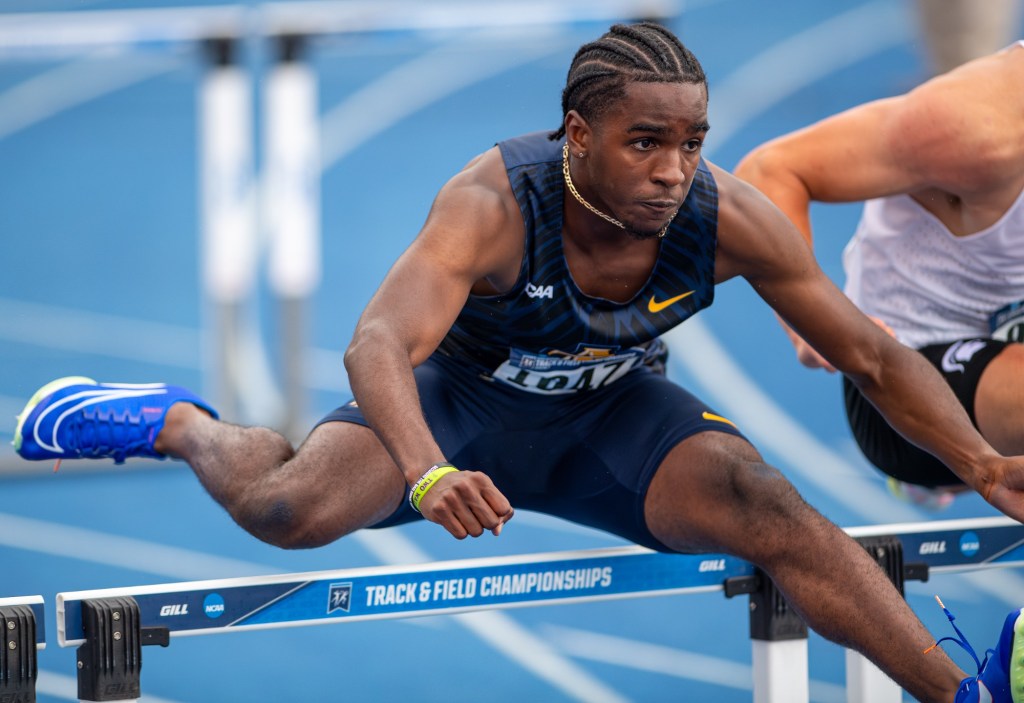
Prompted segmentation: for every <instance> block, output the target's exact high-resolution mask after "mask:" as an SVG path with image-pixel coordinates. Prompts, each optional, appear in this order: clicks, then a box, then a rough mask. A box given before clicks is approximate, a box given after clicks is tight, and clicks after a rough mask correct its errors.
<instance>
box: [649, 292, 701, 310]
mask: <svg viewBox="0 0 1024 703" xmlns="http://www.w3.org/2000/svg"><path fill="white" fill-rule="evenodd" d="M691 295H693V291H692V290H691V291H689V292H687V293H683V294H682V295H677V296H676V297H674V298H669V299H668V300H662V301H660V302H659V301H657V300H655V299H654V296H653V295H652V296H651V299H650V300H648V301H647V309H648V310H649V311H650V312H661V311H662V310H664V309H665V308H667V307H668V306H669V305H671V304H672V303H678V302H679V301H680V300H682V299H683V298H688V297H689V296H691Z"/></svg>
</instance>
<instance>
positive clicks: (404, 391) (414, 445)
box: [345, 149, 523, 539]
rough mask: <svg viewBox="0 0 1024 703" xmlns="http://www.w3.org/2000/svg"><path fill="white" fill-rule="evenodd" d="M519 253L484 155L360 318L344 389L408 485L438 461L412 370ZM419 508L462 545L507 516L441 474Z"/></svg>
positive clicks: (476, 484) (504, 194)
mask: <svg viewBox="0 0 1024 703" xmlns="http://www.w3.org/2000/svg"><path fill="white" fill-rule="evenodd" d="M522 252H523V224H522V219H521V216H520V215H519V209H518V206H517V204H516V201H515V199H514V197H513V196H512V192H511V188H510V186H509V184H508V178H507V176H506V175H505V171H504V166H503V164H502V161H501V157H500V154H499V153H498V151H497V149H491V150H490V151H488V152H487V153H485V154H484V155H483V156H481V157H478V158H477V159H475V160H474V161H473V162H471V163H470V164H469V165H468V166H467V167H466V168H465V169H464V170H463V171H462V172H461V173H459V174H458V175H456V176H455V177H454V178H453V179H452V180H451V181H449V182H448V183H447V184H446V185H445V186H444V188H442V190H441V192H440V193H439V194H438V196H437V198H436V199H435V201H434V205H433V207H432V208H431V211H430V214H429V216H428V218H427V221H426V223H425V225H424V227H423V229H422V230H421V232H420V234H419V235H418V236H417V238H416V239H415V240H414V241H413V242H412V244H411V245H410V246H409V248H408V249H407V250H406V251H405V253H403V254H402V256H401V257H400V258H399V259H398V261H397V262H396V263H395V264H394V266H393V267H392V268H391V270H390V271H389V272H388V274H387V276H386V277H385V279H384V281H383V283H382V284H381V286H380V288H379V289H378V290H377V292H376V293H375V294H374V296H373V298H372V299H371V300H370V302H369V303H368V304H367V306H366V309H365V310H364V311H363V314H362V316H361V318H360V320H359V323H358V325H357V327H356V330H355V333H354V335H353V339H352V342H351V344H350V346H349V348H348V350H347V351H346V353H345V366H346V369H347V370H348V374H349V381H350V383H351V386H352V391H353V394H354V396H355V399H356V401H357V402H358V403H359V407H360V409H361V410H362V412H363V414H364V416H365V417H366V419H367V421H368V422H369V423H370V426H371V427H372V428H373V429H374V431H375V432H376V434H377V436H378V437H379V438H380V441H381V442H382V443H383V445H384V447H385V448H386V449H387V451H388V452H389V453H390V455H391V457H392V458H393V459H394V461H395V463H396V464H397V465H398V467H399V469H400V470H401V472H402V474H403V476H404V477H405V480H406V483H407V484H409V485H410V486H411V485H413V484H414V483H415V482H416V481H417V480H418V479H419V478H420V476H421V475H422V474H423V473H424V472H425V471H426V470H427V469H428V468H429V467H430V466H431V465H433V464H435V463H437V462H439V461H444V460H445V457H444V455H443V453H442V452H441V449H440V447H439V446H438V444H437V442H436V441H435V439H434V437H433V435H432V434H431V432H430V429H429V428H428V426H427V423H426V421H425V420H424V418H423V413H422V411H421V409H420V399H419V395H418V393H417V389H416V383H415V379H414V377H413V368H414V367H415V366H417V365H418V364H420V363H422V362H423V361H424V360H425V359H426V358H427V357H428V356H430V354H431V353H432V352H433V351H434V350H435V349H436V348H437V345H438V344H439V343H440V341H441V339H442V338H443V337H444V335H445V334H446V333H447V331H448V329H449V328H450V327H451V325H452V323H453V322H454V321H455V318H456V317H457V316H458V314H459V311H460V310H461V309H462V306H463V305H464V303H465V302H466V299H467V297H468V296H469V294H470V292H471V291H474V290H475V291H477V292H483V291H488V292H498V291H500V290H506V289H508V288H509V287H511V285H512V283H513V282H514V281H515V277H516V274H517V272H518V270H519V265H520V262H521V259H522ZM420 510H421V512H422V513H423V515H424V517H426V518H427V519H428V520H431V521H432V522H437V523H439V524H441V525H442V526H444V528H445V529H447V530H448V531H449V532H450V533H451V534H452V535H453V536H455V537H457V538H459V539H461V538H463V537H465V536H466V535H467V534H468V535H473V536H479V535H480V534H481V533H482V532H483V530H490V531H492V532H493V533H494V534H498V533H499V532H500V531H501V526H502V525H503V524H504V523H505V522H506V521H507V520H508V519H509V518H511V516H512V508H511V506H510V505H509V503H508V501H507V500H506V499H505V497H504V496H503V495H502V494H501V493H500V492H499V491H498V490H497V489H496V488H495V487H494V485H493V484H492V483H491V481H490V479H489V478H488V477H487V476H486V475H484V474H482V473H479V472H475V471H460V472H458V473H449V474H447V475H445V476H443V477H442V478H441V479H440V480H439V481H438V482H437V484H436V485H435V486H433V487H432V488H431V490H430V491H429V492H428V493H427V494H426V495H425V496H424V497H423V499H422V501H421V503H420Z"/></svg>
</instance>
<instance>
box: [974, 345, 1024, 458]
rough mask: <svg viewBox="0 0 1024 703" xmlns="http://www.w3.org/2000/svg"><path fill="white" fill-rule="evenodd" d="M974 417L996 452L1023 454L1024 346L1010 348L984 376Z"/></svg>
mask: <svg viewBox="0 0 1024 703" xmlns="http://www.w3.org/2000/svg"><path fill="white" fill-rule="evenodd" d="M974 414H975V418H976V421H977V425H978V429H979V430H980V431H981V433H982V435H984V437H985V439H987V440H988V441H989V442H990V443H991V444H992V446H994V447H995V448H996V450H998V451H999V452H1001V453H1003V454H1007V455H1017V454H1024V344H1019V343H1010V344H1007V345H1006V347H1005V348H1004V349H1003V350H1002V351H1000V352H999V354H998V355H996V357H995V358H993V359H992V360H991V361H990V362H989V363H988V365H987V366H986V367H985V369H984V371H982V372H981V377H980V379H979V380H978V387H977V390H976V392H975V396H974Z"/></svg>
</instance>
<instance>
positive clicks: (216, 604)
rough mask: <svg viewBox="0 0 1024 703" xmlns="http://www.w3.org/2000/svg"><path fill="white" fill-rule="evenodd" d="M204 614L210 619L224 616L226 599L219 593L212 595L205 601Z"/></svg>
mask: <svg viewBox="0 0 1024 703" xmlns="http://www.w3.org/2000/svg"><path fill="white" fill-rule="evenodd" d="M203 612H204V613H206V617H208V618H219V617H220V616H221V615H223V614H224V599H223V598H222V597H221V595H220V594H219V593H211V594H210V595H208V596H206V598H204V599H203Z"/></svg>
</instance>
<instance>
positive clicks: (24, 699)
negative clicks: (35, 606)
mask: <svg viewBox="0 0 1024 703" xmlns="http://www.w3.org/2000/svg"><path fill="white" fill-rule="evenodd" d="M0 628H3V633H4V641H3V646H2V648H0V700H2V701H17V703H35V701H36V679H37V678H38V676H39V666H38V661H37V660H36V618H35V614H34V613H33V612H32V608H30V607H29V606H27V605H7V606H3V607H0Z"/></svg>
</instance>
